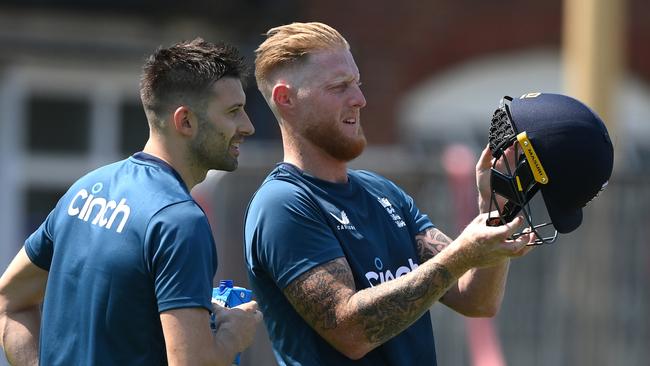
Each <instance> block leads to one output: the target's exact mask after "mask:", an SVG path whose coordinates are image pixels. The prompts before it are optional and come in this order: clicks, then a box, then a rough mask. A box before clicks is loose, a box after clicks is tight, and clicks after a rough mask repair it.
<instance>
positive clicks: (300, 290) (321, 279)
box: [284, 258, 355, 330]
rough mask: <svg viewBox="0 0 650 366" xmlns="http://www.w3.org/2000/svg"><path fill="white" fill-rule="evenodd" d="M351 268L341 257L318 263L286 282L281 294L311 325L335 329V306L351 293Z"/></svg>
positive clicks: (346, 298) (353, 289)
mask: <svg viewBox="0 0 650 366" xmlns="http://www.w3.org/2000/svg"><path fill="white" fill-rule="evenodd" d="M354 291H355V286H354V279H353V277H352V270H351V269H350V266H349V264H348V262H347V261H346V260H345V259H344V258H338V259H335V260H333V261H331V262H328V263H325V264H323V265H321V266H318V267H316V268H314V269H312V270H310V271H307V272H306V273H303V274H302V275H301V276H299V277H298V278H297V279H295V280H294V281H293V282H291V283H290V284H289V286H287V288H286V289H285V290H284V294H285V296H286V297H287V299H288V300H289V302H291V305H293V307H294V308H295V309H296V311H297V312H298V313H299V314H300V315H301V316H302V318H303V319H305V321H306V322H307V323H308V324H309V325H311V326H312V327H313V328H314V329H324V330H325V329H335V328H336V327H337V325H338V321H337V315H336V309H337V306H338V304H339V303H341V302H346V301H347V300H348V299H349V297H350V296H352V295H353V294H354Z"/></svg>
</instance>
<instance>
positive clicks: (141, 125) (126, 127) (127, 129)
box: [120, 102, 149, 156]
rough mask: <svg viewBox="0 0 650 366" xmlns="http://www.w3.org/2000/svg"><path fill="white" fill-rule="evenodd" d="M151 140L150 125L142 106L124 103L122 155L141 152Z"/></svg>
mask: <svg viewBox="0 0 650 366" xmlns="http://www.w3.org/2000/svg"><path fill="white" fill-rule="evenodd" d="M148 138H149V125H148V124H147V117H146V116H145V114H144V110H143V109H142V105H141V104H140V103H139V102H138V103H124V104H122V106H121V108H120V153H122V154H123V155H125V156H128V155H131V154H133V153H135V152H138V151H141V150H142V148H144V144H145V143H146V142H147V139H148Z"/></svg>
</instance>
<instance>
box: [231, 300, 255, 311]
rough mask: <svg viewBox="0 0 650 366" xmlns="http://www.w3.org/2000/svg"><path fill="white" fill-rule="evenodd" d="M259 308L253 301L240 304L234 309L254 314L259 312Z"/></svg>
mask: <svg viewBox="0 0 650 366" xmlns="http://www.w3.org/2000/svg"><path fill="white" fill-rule="evenodd" d="M258 308H259V306H258V305H257V301H255V300H252V301H249V302H246V303H243V304H239V305H237V306H235V307H234V308H233V309H242V310H244V311H249V312H254V311H257V310H258Z"/></svg>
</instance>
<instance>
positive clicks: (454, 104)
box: [398, 49, 650, 169]
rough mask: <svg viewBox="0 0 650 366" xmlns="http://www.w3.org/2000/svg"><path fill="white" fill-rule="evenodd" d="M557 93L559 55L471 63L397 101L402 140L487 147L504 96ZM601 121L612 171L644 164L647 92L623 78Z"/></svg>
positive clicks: (649, 145) (648, 150)
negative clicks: (608, 116) (609, 114)
mask: <svg viewBox="0 0 650 366" xmlns="http://www.w3.org/2000/svg"><path fill="white" fill-rule="evenodd" d="M529 92H548V93H559V94H565V92H563V76H562V66H561V58H560V54H559V53H558V51H557V50H555V49H553V50H548V49H534V50H527V51H518V52H512V53H506V54H499V55H494V56H487V57H483V58H480V59H475V60H472V61H469V62H466V63H464V64H460V65H459V66H457V67H454V68H452V69H450V70H449V71H447V72H444V73H441V74H437V75H436V76H434V77H432V78H430V79H428V80H425V81H423V82H422V83H421V84H420V86H418V87H416V88H414V89H413V90H412V91H411V92H410V93H409V94H407V95H406V96H405V98H404V99H403V101H402V103H401V106H400V112H399V113H398V118H399V119H400V126H401V131H402V132H403V135H402V141H404V142H409V143H411V142H414V143H418V144H420V145H425V146H426V145H429V146H438V145H441V144H448V143H453V142H460V143H468V144H470V145H471V146H477V147H481V146H483V145H485V144H486V143H487V131H488V129H489V127H490V120H491V118H492V113H493V112H494V110H495V109H496V108H497V107H498V105H499V101H500V99H501V98H502V97H503V96H504V95H509V96H512V97H518V96H520V95H523V94H525V93H529ZM613 112H614V113H613V115H615V116H617V118H615V120H612V121H605V123H606V124H607V126H608V129H609V132H610V135H611V136H612V142H613V143H614V145H615V147H616V149H617V150H616V151H617V153H619V154H621V155H620V156H617V157H616V169H621V168H622V169H638V168H641V167H645V168H647V167H648V166H649V165H650V123H648V118H649V117H648V116H650V88H649V87H648V86H647V85H646V84H644V83H643V82H641V81H639V80H638V79H635V78H634V76H633V75H627V77H626V78H624V80H623V82H622V85H621V86H620V87H619V90H618V96H617V98H616V100H615V103H614V108H613Z"/></svg>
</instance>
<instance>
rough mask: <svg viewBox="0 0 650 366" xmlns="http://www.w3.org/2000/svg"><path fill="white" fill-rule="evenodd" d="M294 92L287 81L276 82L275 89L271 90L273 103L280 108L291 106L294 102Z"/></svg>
mask: <svg viewBox="0 0 650 366" xmlns="http://www.w3.org/2000/svg"><path fill="white" fill-rule="evenodd" d="M292 92H293V90H292V89H291V86H289V85H287V84H285V83H278V84H275V86H274V87H273V90H272V91H271V98H272V99H273V103H274V104H275V105H276V106H277V107H278V108H282V109H284V108H291V107H292V106H293V103H294V100H293V98H292Z"/></svg>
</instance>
